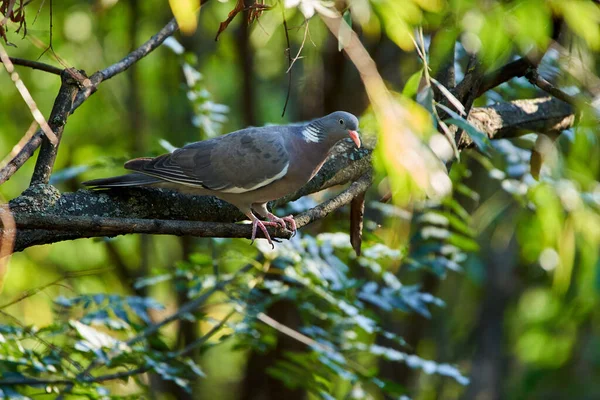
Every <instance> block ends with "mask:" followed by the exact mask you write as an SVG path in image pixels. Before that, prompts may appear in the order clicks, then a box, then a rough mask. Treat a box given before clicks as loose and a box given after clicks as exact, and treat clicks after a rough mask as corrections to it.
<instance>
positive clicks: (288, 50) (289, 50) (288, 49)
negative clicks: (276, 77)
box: [279, 2, 308, 117]
mask: <svg viewBox="0 0 600 400" xmlns="http://www.w3.org/2000/svg"><path fill="white" fill-rule="evenodd" d="M279 6H280V7H281V18H282V19H283V30H284V32H285V42H286V44H287V47H286V49H285V53H286V55H287V59H288V71H287V74H288V88H287V95H286V96H285V103H284V104H283V111H282V113H281V116H282V117H283V116H284V115H285V110H286V109H287V106H288V102H289V101H290V93H291V92H292V65H294V63H293V61H292V47H291V45H290V33H289V29H288V24H287V19H286V18H285V7H284V5H283V2H280V4H279ZM306 24H307V28H308V21H307V22H306Z"/></svg>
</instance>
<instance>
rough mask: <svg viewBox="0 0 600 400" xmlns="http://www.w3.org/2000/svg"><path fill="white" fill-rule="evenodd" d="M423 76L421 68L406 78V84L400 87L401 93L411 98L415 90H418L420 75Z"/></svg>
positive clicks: (415, 92)
mask: <svg viewBox="0 0 600 400" xmlns="http://www.w3.org/2000/svg"><path fill="white" fill-rule="evenodd" d="M422 76H423V69H422V68H421V69H420V70H418V71H417V72H415V73H414V74H412V75H411V76H410V78H408V80H407V81H406V84H405V85H404V89H402V94H403V95H404V96H406V97H408V98H411V99H412V98H413V97H414V96H415V95H416V94H417V92H418V91H419V83H421V77H422Z"/></svg>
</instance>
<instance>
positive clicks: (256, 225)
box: [250, 218, 279, 249]
mask: <svg viewBox="0 0 600 400" xmlns="http://www.w3.org/2000/svg"><path fill="white" fill-rule="evenodd" d="M267 226H274V227H278V226H279V224H278V223H277V222H271V221H261V220H259V219H258V218H256V219H255V220H254V221H252V237H251V238H250V239H251V241H250V244H254V240H255V239H256V230H257V228H260V230H261V232H262V233H263V235H264V237H265V239H267V242H269V244H270V245H271V247H272V248H273V249H274V248H275V245H274V244H273V240H272V239H271V236H270V235H269V231H268V230H267Z"/></svg>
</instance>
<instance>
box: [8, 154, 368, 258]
mask: <svg viewBox="0 0 600 400" xmlns="http://www.w3.org/2000/svg"><path fill="white" fill-rule="evenodd" d="M349 148H350V146H349V145H348V144H347V143H341V144H339V145H338V146H337V147H336V153H335V154H334V155H333V156H332V157H331V158H330V159H329V160H328V161H327V163H326V164H325V165H324V167H323V168H322V169H321V171H320V173H319V174H317V176H315V178H313V179H312V180H311V182H309V183H308V184H307V185H305V186H304V187H303V188H302V189H301V190H300V191H298V192H297V193H295V194H292V195H290V196H287V197H285V198H283V199H280V200H278V201H276V202H274V203H273V204H272V205H281V204H284V203H286V202H288V201H292V200H295V199H297V198H299V197H302V196H304V195H306V194H309V193H314V192H317V191H319V190H322V189H325V188H328V187H331V186H334V185H339V184H344V183H347V182H350V181H354V180H357V179H358V178H360V177H361V176H362V175H364V174H365V173H366V172H367V171H369V170H370V151H369V150H365V149H355V150H349ZM344 201H345V200H344ZM344 204H345V203H344ZM10 209H11V211H12V212H13V213H14V215H15V216H17V218H19V219H20V222H21V225H20V226H18V227H17V228H18V233H17V238H16V244H15V249H16V250H18V251H20V250H23V249H24V248H27V247H30V246H33V245H37V244H45V243H54V242H57V241H61V240H72V239H77V238H82V237H93V236H114V235H118V234H125V233H134V232H147V233H164V234H178V235H196V236H222V237H249V233H250V227H249V226H244V225H233V224H226V223H224V222H235V221H239V220H242V219H244V216H243V215H242V214H241V213H240V212H239V211H238V210H237V209H236V208H235V207H234V206H232V205H230V204H228V203H225V202H223V201H220V200H218V199H216V198H214V197H209V196H186V195H182V194H179V193H176V192H172V191H163V190H161V189H150V188H147V189H144V188H138V189H129V190H105V191H89V190H79V191H77V192H75V193H64V194H62V195H61V194H60V193H58V191H57V190H56V189H55V188H53V187H52V186H49V185H35V186H32V187H30V188H29V189H27V190H26V191H25V192H24V193H23V194H22V195H21V196H19V197H18V198H16V199H13V200H12V201H11V203H10ZM307 218H308V219H307V220H306V222H304V224H306V223H309V222H310V221H312V220H313V219H314V217H313V214H308V215H307ZM138 220H140V221H138ZM156 220H160V221H156ZM173 220H180V221H178V222H180V224H178V223H175V222H174V221H173ZM43 221H46V222H43ZM71 221H72V225H69V224H71ZM119 221H120V222H119ZM190 221H204V222H205V223H207V224H205V225H204V226H200V225H198V224H197V223H193V222H190ZM41 228H43V229H41ZM273 232H276V231H273ZM277 232H278V233H276V234H275V236H279V237H288V235H289V232H284V231H282V232H279V231H277Z"/></svg>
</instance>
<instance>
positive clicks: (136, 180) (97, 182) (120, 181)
mask: <svg viewBox="0 0 600 400" xmlns="http://www.w3.org/2000/svg"><path fill="white" fill-rule="evenodd" d="M160 182H163V181H162V180H161V179H158V178H154V177H152V176H148V175H144V174H138V173H133V174H127V175H121V176H113V177H111V178H101V179H93V180H91V181H87V182H83V185H85V186H91V187H93V188H95V189H103V188H117V187H127V186H145V185H152V184H154V183H160Z"/></svg>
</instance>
